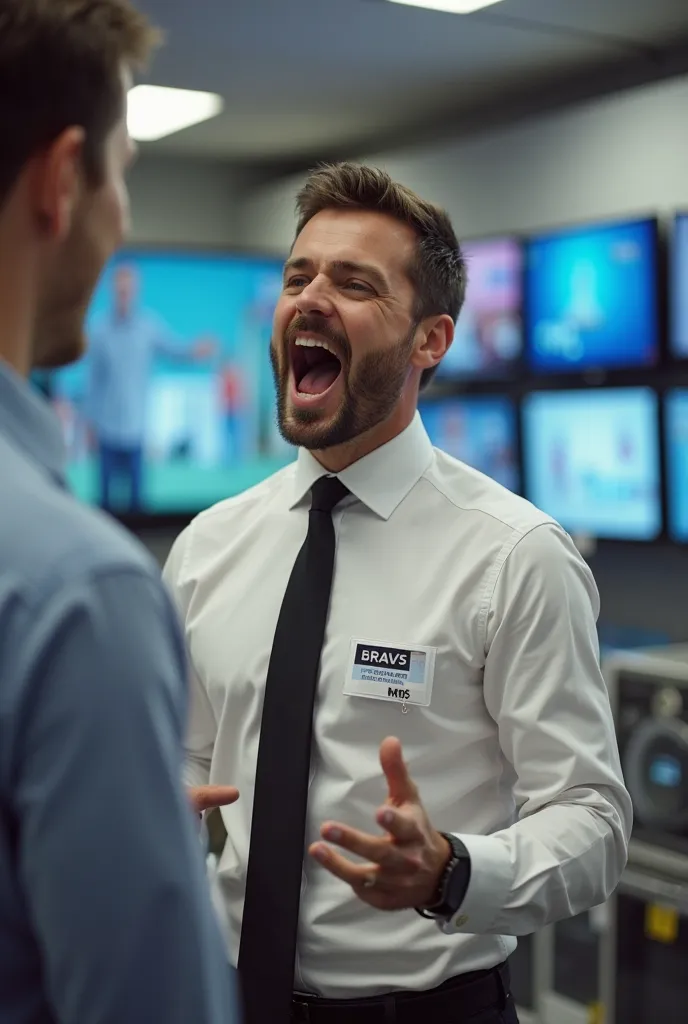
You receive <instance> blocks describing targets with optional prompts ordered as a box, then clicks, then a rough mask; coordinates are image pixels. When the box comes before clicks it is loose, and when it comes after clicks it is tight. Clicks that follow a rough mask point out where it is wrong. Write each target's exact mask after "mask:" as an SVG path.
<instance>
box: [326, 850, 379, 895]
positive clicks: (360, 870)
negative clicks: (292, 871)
mask: <svg viewBox="0 0 688 1024" xmlns="http://www.w3.org/2000/svg"><path fill="white" fill-rule="evenodd" d="M309 853H310V855H311V857H314V858H315V860H317V861H318V863H319V864H322V866H323V867H325V868H327V870H328V871H329V872H330V874H332V875H334V876H335V878H341V880H342V882H346V883H347V884H348V885H350V886H351V887H352V888H353V889H365V888H366V882H370V881H373V880H375V882H377V879H378V873H379V870H380V869H379V867H378V866H377V864H353V863H352V862H351V861H350V860H348V858H347V857H343V856H342V854H341V853H338V852H337V851H336V850H333V849H332V848H331V847H328V846H325V844H324V843H313V845H312V846H311V848H310V850H309Z"/></svg>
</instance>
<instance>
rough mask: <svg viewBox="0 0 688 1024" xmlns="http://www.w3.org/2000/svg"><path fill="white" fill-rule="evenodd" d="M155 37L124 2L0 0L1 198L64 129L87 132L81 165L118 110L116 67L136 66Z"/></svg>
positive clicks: (93, 155) (98, 159) (98, 161)
mask: <svg viewBox="0 0 688 1024" xmlns="http://www.w3.org/2000/svg"><path fill="white" fill-rule="evenodd" d="M158 40H159V35H158V33H157V31H156V30H154V29H153V27H152V26H151V25H150V24H149V22H148V21H147V19H146V18H145V17H144V15H142V14H140V13H139V12H138V11H137V10H136V9H135V8H134V7H132V5H131V4H130V3H129V0H0V204H2V202H3V201H4V200H5V199H6V198H7V196H8V194H9V192H10V191H11V189H12V187H13V186H14V184H15V182H16V180H17V178H18V176H19V174H20V172H21V169H22V167H23V166H24V165H25V164H26V162H27V161H28V160H29V159H30V158H31V157H32V156H33V155H34V154H35V153H38V152H39V151H40V150H41V149H43V148H46V147H48V146H49V145H50V144H51V143H52V142H54V141H55V139H57V138H58V136H59V135H60V134H61V133H62V132H63V131H65V130H66V129H67V128H70V127H72V126H79V127H81V128H83V129H84V131H85V133H86V140H85V146H84V165H85V167H84V169H85V171H86V173H87V174H88V176H89V179H90V181H91V182H92V183H93V184H99V179H100V178H101V176H102V173H103V147H104V142H105V140H106V138H107V136H108V134H109V133H110V132H111V131H112V129H113V127H114V125H115V124H116V123H117V120H118V118H119V117H121V115H122V102H123V97H122V84H121V81H122V80H121V71H122V67H127V66H128V67H129V68H131V69H132V70H133V69H135V68H138V67H140V66H142V65H143V64H144V63H145V62H146V60H147V59H148V57H149V55H150V53H151V50H152V49H153V47H154V46H155V45H156V44H157V42H158Z"/></svg>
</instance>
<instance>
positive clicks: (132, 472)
mask: <svg viewBox="0 0 688 1024" xmlns="http://www.w3.org/2000/svg"><path fill="white" fill-rule="evenodd" d="M142 462H143V450H142V447H141V445H136V446H134V447H131V448H121V447H119V446H116V445H111V444H105V443H104V442H102V441H101V443H100V504H101V506H102V508H107V509H113V508H115V507H117V508H121V509H122V510H126V511H128V512H138V511H140V509H141V469H142ZM121 484H123V485H124V487H125V488H126V491H127V498H128V500H125V502H124V503H121V502H117V501H113V492H114V493H115V494H116V493H117V489H118V486H119V485H121Z"/></svg>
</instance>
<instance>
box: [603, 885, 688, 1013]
mask: <svg viewBox="0 0 688 1024" xmlns="http://www.w3.org/2000/svg"><path fill="white" fill-rule="evenodd" d="M609 906H610V919H611V927H610V928H609V930H608V932H606V934H605V938H604V940H603V956H602V1002H603V1004H604V1007H605V1017H604V1021H605V1024H656V1022H657V1021H661V1024H685V1022H686V1020H687V1019H688V876H687V877H686V878H685V879H684V880H679V879H677V878H673V877H670V876H668V875H666V874H663V873H662V872H661V868H660V867H657V868H656V869H655V873H653V871H652V869H648V868H645V867H644V868H633V867H629V868H627V869H626V871H625V872H624V875H623V877H622V880H621V883H620V885H619V887H618V889H617V891H616V893H615V895H614V896H613V897H612V899H611V900H610V902H609Z"/></svg>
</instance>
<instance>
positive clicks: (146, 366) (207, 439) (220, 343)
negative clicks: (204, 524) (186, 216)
mask: <svg viewBox="0 0 688 1024" xmlns="http://www.w3.org/2000/svg"><path fill="white" fill-rule="evenodd" d="M281 283H282V263H281V261H279V260H277V259H268V258H261V257H252V256H239V255H231V254H219V253H202V252H197V253H194V252H171V251H165V252H162V251H144V250H136V251H131V252H124V253H121V254H119V255H118V256H117V258H116V259H115V260H113V262H112V263H111V265H109V266H108V268H107V269H106V271H105V273H104V275H103V278H102V280H101V282H100V283H99V286H98V289H97V292H96V294H95V296H94V299H93V302H92V304H91V308H90V310H89V313H88V318H87V325H86V334H87V339H88V347H87V351H86V354H85V355H84V357H83V358H82V359H81V360H80V361H79V362H78V363H76V364H74V365H73V366H70V367H67V368H64V369H61V370H58V371H56V372H54V373H53V374H52V376H51V382H50V390H51V395H52V401H53V404H54V407H55V410H56V412H57V414H58V417H59V419H60V421H61V424H62V428H63V433H64V437H65V441H66V443H67V450H68V458H69V470H68V471H69V481H70V484H71V487H72V489H73V491H74V492H75V493H76V494H77V495H78V496H79V497H80V498H82V499H83V500H84V501H87V502H90V503H93V504H97V505H101V506H103V507H105V508H107V509H109V510H111V511H113V512H115V513H117V514H143V515H146V514H151V515H157V514H170V513H186V512H194V511H197V510H200V509H203V508H206V507H207V506H208V505H211V504H213V503H214V502H216V501H219V500H221V499H222V498H225V497H230V496H232V495H234V494H237V493H239V492H241V491H243V490H245V489H246V488H247V487H250V486H251V485H253V484H255V483H257V482H259V481H260V480H262V479H263V478H264V477H265V476H267V475H269V474H270V473H272V472H273V471H274V470H275V469H277V468H279V467H280V466H282V465H284V464H285V463H286V462H287V461H289V460H290V459H291V458H293V456H294V453H293V450H292V449H290V448H289V446H287V445H284V444H283V443H282V442H281V439H280V438H279V435H278V433H277V430H276V428H275V425H274V420H275V415H274V413H275V400H274V389H273V382H272V371H271V368H270V362H269V344H270V337H271V325H272V315H273V311H274V306H275V303H276V301H277V298H278V296H279V293H280V291H281Z"/></svg>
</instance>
